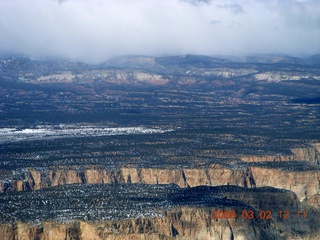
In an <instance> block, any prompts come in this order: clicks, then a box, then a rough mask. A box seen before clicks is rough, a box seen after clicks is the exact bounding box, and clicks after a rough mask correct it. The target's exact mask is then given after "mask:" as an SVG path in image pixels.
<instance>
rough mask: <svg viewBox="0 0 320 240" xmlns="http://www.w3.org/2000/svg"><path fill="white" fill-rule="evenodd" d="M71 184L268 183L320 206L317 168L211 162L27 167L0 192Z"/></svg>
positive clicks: (190, 185) (265, 184)
mask: <svg viewBox="0 0 320 240" xmlns="http://www.w3.org/2000/svg"><path fill="white" fill-rule="evenodd" d="M72 183H89V184H97V183H146V184H170V183H175V184H177V185H178V186H180V187H194V186H200V185H207V186H220V185H236V186H243V187H248V188H252V187H256V186H257V187H263V186H271V187H275V188H280V189H286V190H290V191H293V192H294V193H296V194H297V196H298V198H299V200H300V201H306V202H307V203H308V204H311V205H313V206H316V207H320V171H285V170H278V169H268V168H262V167H250V168H248V169H244V170H242V169H240V170H232V169H229V168H226V167H224V166H221V165H218V164H213V165H210V167H209V168H207V169H157V168H142V169H137V168H121V169H119V170H107V169H105V168H103V167H99V166H86V168H85V169H83V170H79V169H78V170H77V169H76V168H75V167H58V168H51V169H49V170H41V171H40V170H35V169H32V168H29V169H28V171H25V172H24V174H23V175H22V177H21V178H20V179H12V180H11V181H6V182H5V181H2V182H0V191H1V192H4V191H8V190H9V189H14V190H18V191H22V190H27V189H41V188H45V187H49V186H57V185H64V184H72Z"/></svg>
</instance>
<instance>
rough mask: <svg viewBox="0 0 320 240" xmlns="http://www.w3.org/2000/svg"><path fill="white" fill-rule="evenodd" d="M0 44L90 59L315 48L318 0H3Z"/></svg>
mask: <svg viewBox="0 0 320 240" xmlns="http://www.w3.org/2000/svg"><path fill="white" fill-rule="evenodd" d="M0 51H13V52H20V53H25V54H29V55H37V56H58V57H66V58H71V59H74V60H79V61H86V62H95V63H98V62H101V61H104V60H107V59H108V58H111V57H114V56H120V55H128V54H145V55H165V54H186V53H191V54H205V55H215V54H233V55H240V54H251V53H284V54H291V55H300V54H315V53H319V52H320V1H318V0H268V1H264V0H237V1H236V0H211V1H210V0H162V1H158V0H108V1H104V0H90V1H86V0H60V1H55V0H29V1H26V0H15V1H12V0H1V1H0Z"/></svg>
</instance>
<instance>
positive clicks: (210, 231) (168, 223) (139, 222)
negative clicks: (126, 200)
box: [0, 208, 279, 240]
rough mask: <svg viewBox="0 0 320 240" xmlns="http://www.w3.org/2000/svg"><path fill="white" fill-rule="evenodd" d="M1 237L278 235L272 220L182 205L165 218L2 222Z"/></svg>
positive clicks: (225, 238) (229, 238) (229, 239)
mask: <svg viewBox="0 0 320 240" xmlns="http://www.w3.org/2000/svg"><path fill="white" fill-rule="evenodd" d="M0 236H1V239H2V240H13V239H15V240H31V239H32V240H33V239H39V240H49V239H50V240H61V239H70V240H71V239H79V240H88V239H90V240H100V239H110V240H111V239H114V240H120V239H131V240H132V239H159V240H160V239H161V240H163V239H216V240H234V239H239V240H240V239H248V240H251V239H252V240H256V239H279V236H278V234H277V232H276V231H275V230H274V229H273V228H272V226H271V224H270V223H261V222H259V221H243V220H228V219H217V220H214V219H212V211H211V210H210V209H198V208H181V209H177V210H175V211H173V212H167V214H166V216H165V217H163V218H151V219H131V220H123V221H113V222H111V221H104V222H99V223H89V222H74V223H68V224H63V223H52V222H44V223H41V224H38V225H34V224H26V223H20V222H19V223H15V224H5V225H1V226H0Z"/></svg>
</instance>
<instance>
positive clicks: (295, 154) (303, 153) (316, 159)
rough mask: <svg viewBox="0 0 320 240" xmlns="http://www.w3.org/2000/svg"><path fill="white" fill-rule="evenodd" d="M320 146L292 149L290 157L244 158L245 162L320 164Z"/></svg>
mask: <svg viewBox="0 0 320 240" xmlns="http://www.w3.org/2000/svg"><path fill="white" fill-rule="evenodd" d="M319 149H320V145H319V144H313V145H311V146H308V147H305V148H292V149H291V154H288V155H262V156H242V157H240V160H241V161H243V162H283V161H307V162H310V163H312V164H316V165H319V164H320V153H319Z"/></svg>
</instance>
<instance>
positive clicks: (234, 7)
mask: <svg viewBox="0 0 320 240" xmlns="http://www.w3.org/2000/svg"><path fill="white" fill-rule="evenodd" d="M219 8H226V9H230V10H231V12H232V13H233V14H240V13H243V12H244V10H243V7H242V6H241V5H240V4H237V3H231V4H224V5H219Z"/></svg>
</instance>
